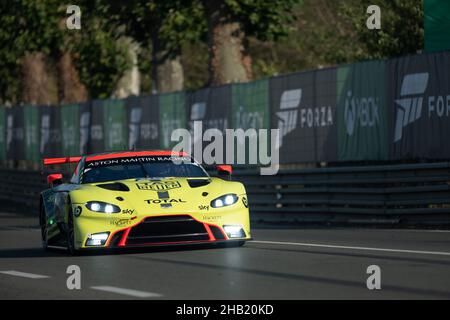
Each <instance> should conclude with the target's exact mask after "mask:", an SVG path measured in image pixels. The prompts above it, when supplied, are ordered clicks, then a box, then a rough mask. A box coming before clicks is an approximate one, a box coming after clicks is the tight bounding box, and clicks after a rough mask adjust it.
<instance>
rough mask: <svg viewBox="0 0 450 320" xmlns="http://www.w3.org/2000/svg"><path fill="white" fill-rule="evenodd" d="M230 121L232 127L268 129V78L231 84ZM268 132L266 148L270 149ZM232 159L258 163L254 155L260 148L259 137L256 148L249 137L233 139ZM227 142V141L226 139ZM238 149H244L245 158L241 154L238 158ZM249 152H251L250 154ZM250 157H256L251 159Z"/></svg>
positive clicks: (243, 162)
mask: <svg viewBox="0 0 450 320" xmlns="http://www.w3.org/2000/svg"><path fill="white" fill-rule="evenodd" d="M231 114H232V116H231V123H232V127H233V129H242V130H244V131H247V130H248V129H255V130H256V132H257V133H258V130H260V129H270V107H269V80H268V79H264V80H259V81H254V82H248V83H239V84H233V85H231ZM269 138H270V134H268V135H267V145H266V146H265V148H266V150H270V139H269ZM234 140H235V141H234V147H235V150H234V156H235V157H234V161H233V163H238V164H251V165H254V164H258V163H260V162H259V161H260V160H261V159H260V158H259V156H258V157H256V155H255V153H257V154H258V155H259V153H260V148H261V146H262V145H261V142H262V141H261V139H260V138H259V137H258V144H257V146H256V149H253V150H254V152H252V149H251V147H254V146H253V144H252V142H250V138H245V140H244V141H242V140H238V139H234ZM227 143H229V142H228V141H227ZM239 150H240V151H241V152H242V151H245V158H244V157H243V156H242V157H241V160H239V158H240V157H239ZM250 153H251V154H250ZM251 157H254V158H256V161H255V159H252V158H251ZM244 159H245V161H244Z"/></svg>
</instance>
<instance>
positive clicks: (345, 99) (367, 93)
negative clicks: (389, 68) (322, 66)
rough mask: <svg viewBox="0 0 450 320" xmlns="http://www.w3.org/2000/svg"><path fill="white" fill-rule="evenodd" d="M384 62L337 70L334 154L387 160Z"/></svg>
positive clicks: (346, 157)
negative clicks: (336, 144) (335, 142)
mask: <svg viewBox="0 0 450 320" xmlns="http://www.w3.org/2000/svg"><path fill="white" fill-rule="evenodd" d="M386 80H387V75H386V63H385V62H384V61H371V62H365V63H357V64H354V65H349V66H345V67H341V68H339V69H338V70H337V128H338V158H339V160H341V161H355V160H387V159H388V157H389V144H388V143H389V141H388V127H389V119H388V103H387V102H388V101H387V92H386V86H385V83H386Z"/></svg>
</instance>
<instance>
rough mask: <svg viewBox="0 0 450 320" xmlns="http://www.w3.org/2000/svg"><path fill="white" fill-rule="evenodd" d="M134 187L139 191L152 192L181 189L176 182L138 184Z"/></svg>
mask: <svg viewBox="0 0 450 320" xmlns="http://www.w3.org/2000/svg"><path fill="white" fill-rule="evenodd" d="M136 186H137V187H138V189H140V190H153V191H162V190H171V189H176V188H180V187H181V185H180V183H179V182H178V181H152V182H138V183H136Z"/></svg>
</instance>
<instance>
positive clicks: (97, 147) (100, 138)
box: [80, 100, 105, 153]
mask: <svg viewBox="0 0 450 320" xmlns="http://www.w3.org/2000/svg"><path fill="white" fill-rule="evenodd" d="M80 127H81V123H80ZM104 150H105V142H104V134H103V100H94V101H92V104H91V112H90V118H89V143H88V153H98V152H102V151H104Z"/></svg>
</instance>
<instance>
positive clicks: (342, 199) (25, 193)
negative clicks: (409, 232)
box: [0, 162, 450, 225]
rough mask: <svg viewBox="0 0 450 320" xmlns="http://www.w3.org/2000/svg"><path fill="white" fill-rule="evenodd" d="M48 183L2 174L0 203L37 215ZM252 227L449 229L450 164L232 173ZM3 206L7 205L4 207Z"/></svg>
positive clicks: (35, 175) (30, 174)
mask: <svg viewBox="0 0 450 320" xmlns="http://www.w3.org/2000/svg"><path fill="white" fill-rule="evenodd" d="M45 180H46V178H45V176H44V175H42V174H41V173H39V172H36V171H17V170H6V169H1V170H0V201H1V202H2V204H8V205H9V206H10V205H11V204H13V205H14V207H15V208H16V209H18V210H19V211H21V212H28V213H30V214H35V215H37V207H38V203H39V192H40V191H41V190H43V189H45V188H47V186H46V182H45ZM233 180H237V181H241V182H243V183H244V184H245V186H246V188H247V194H248V200H249V204H250V210H251V220H252V222H254V223H255V222H256V223H277V222H289V223H383V224H416V223H419V224H434V225H450V184H449V182H450V162H435V163H420V164H400V165H399V164H396V165H378V166H351V167H323V168H308V169H296V170H292V169H291V170H280V171H279V172H278V174H277V175H275V176H261V175H260V174H259V171H257V170H235V172H234V173H233ZM3 207H5V205H3Z"/></svg>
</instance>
